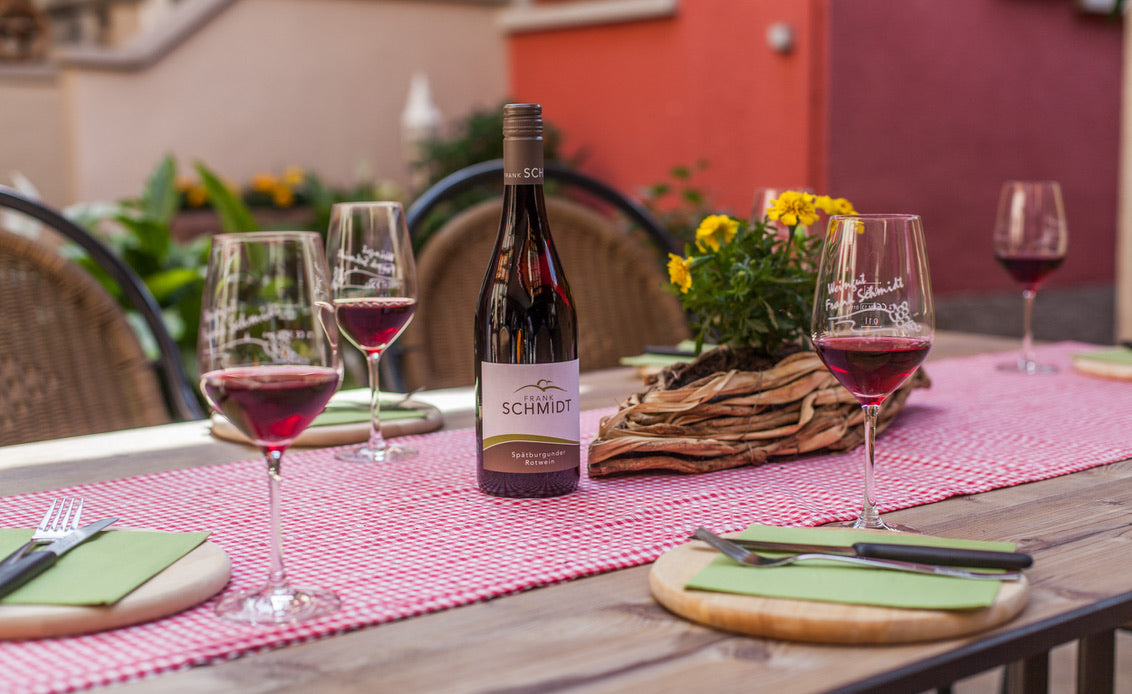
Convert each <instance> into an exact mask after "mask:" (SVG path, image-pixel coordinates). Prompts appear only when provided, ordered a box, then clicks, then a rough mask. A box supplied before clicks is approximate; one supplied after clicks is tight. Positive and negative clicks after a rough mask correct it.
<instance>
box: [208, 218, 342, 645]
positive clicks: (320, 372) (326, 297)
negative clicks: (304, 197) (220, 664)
mask: <svg viewBox="0 0 1132 694" xmlns="http://www.w3.org/2000/svg"><path fill="white" fill-rule="evenodd" d="M328 279H329V278H328V272H327V267H326V256H325V255H324V253H323V249H322V239H321V238H320V237H319V236H318V234H315V233H313V232H305V231H302V232H300V231H280V232H255V233H242V234H218V235H216V236H214V237H213V239H212V253H211V255H210V256H209V261H208V274H207V277H206V280H205V290H204V299H203V304H202V307H201V326H200V338H199V342H198V358H199V360H200V367H201V368H200V370H201V373H202V374H203V375H202V376H201V378H200V389H201V392H202V393H204V396H205V398H206V399H207V400H208V403H209V405H211V407H212V409H213V410H215V411H216V412H217V413H219V414H221V415H223V416H224V417H226V418H227V419H228V421H230V422H231V423H232V425H233V426H235V427H236V428H237V429H239V430H240V431H241V432H243V433H244V435H246V436H247V437H248V438H249V439H251V441H252V442H253V443H255V444H256V445H257V446H259V447H260V449H261V450H262V451H263V454H264V457H265V458H266V460H267V474H268V499H269V509H270V519H271V522H270V525H271V537H270V540H271V548H270V556H271V566H270V572H269V574H268V579H267V583H266V585H264V586H263V587H261V588H255V589H251V590H243V591H233V592H230V593H228V594H226V595H224V596H223V597H222V598H221V600H220V602H219V603H218V604H217V606H216V612H217V614H219V615H220V616H221V617H225V618H227V619H232V620H235V621H240V622H247V623H251V624H269V623H274V624H279V623H286V622H299V621H303V620H307V619H312V618H314V617H320V616H323V615H326V614H330V613H332V612H335V611H336V610H337V609H338V604H339V602H338V597H337V596H336V595H335V594H334V593H332V592H330V591H327V590H321V589H317V588H307V589H299V588H293V587H292V586H291V585H290V583H288V581H287V576H286V572H285V571H284V569H283V550H282V536H281V532H280V492H281V481H282V473H281V465H280V463H281V461H282V458H283V452H284V451H285V450H286V449H287V447H288V446H290V445H291V443H292V442H293V441H294V440H295V439H296V438H297V437H298V436H299V434H301V433H302V432H303V431H304V430H305V429H306V428H307V426H309V425H310V423H311V421H313V420H314V418H315V417H316V416H318V414H319V413H320V412H322V410H323V408H325V407H326V403H327V402H328V401H329V400H330V397H331V396H332V395H334V391H335V390H337V388H338V384H339V382H340V381H341V379H342V368H341V362H340V361H339V358H338V352H337V345H338V330H337V327H336V326H335V325H334V320H333V317H332V316H331V305H330V283H329V281H328Z"/></svg>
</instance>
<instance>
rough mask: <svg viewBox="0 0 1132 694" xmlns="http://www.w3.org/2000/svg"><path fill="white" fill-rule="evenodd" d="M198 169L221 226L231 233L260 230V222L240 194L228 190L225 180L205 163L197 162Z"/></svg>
mask: <svg viewBox="0 0 1132 694" xmlns="http://www.w3.org/2000/svg"><path fill="white" fill-rule="evenodd" d="M196 170H197V174H198V175H200V181H201V184H202V185H204V189H205V190H206V191H208V199H209V201H210V202H211V203H212V208H213V209H214V210H216V214H217V215H219V217H220V226H221V227H222V228H223V229H224V231H227V232H229V233H235V232H241V231H259V223H258V222H257V221H256V220H255V217H253V216H252V213H251V210H249V209H248V206H247V205H245V204H244V203H243V201H241V200H240V198H239V196H237V195H236V194H235V193H233V192H232V191H230V190H228V186H226V185H224V182H223V181H221V180H220V178H219V177H218V176H217V175H216V174H214V173H212V171H210V170H209V169H208V167H206V166H205V165H204V164H201V163H200V162H197V163H196Z"/></svg>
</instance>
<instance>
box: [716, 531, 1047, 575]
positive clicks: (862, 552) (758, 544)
mask: <svg viewBox="0 0 1132 694" xmlns="http://www.w3.org/2000/svg"><path fill="white" fill-rule="evenodd" d="M730 539H731V541H732V542H734V543H735V544H737V545H739V546H740V547H742V548H744V549H747V550H753V551H756V552H786V553H788V554H807V553H816V554H838V555H841V556H846V557H861V558H863V559H894V560H897V561H911V562H917V563H920V564H934V565H935V566H966V567H969V568H972V569H1014V570H1017V569H1025V568H1027V567H1029V566H1030V565H1031V564H1033V563H1034V560H1033V558H1032V557H1031V556H1030V555H1029V554H1022V553H1020V552H993V551H990V550H983V549H959V548H956V547H930V546H927V545H897V544H890V543H883V542H856V543H854V544H853V545H852V546H850V547H846V546H845V545H819V544H801V543H796V542H764V541H762V540H739V539H735V538H730Z"/></svg>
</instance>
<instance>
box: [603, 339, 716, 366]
mask: <svg viewBox="0 0 1132 694" xmlns="http://www.w3.org/2000/svg"><path fill="white" fill-rule="evenodd" d="M676 347H677V349H680V350H683V351H685V352H689V353H691V352H694V351H695V349H696V343H695V341H693V340H682V341H681V342H680V344H678V345H676ZM712 347H714V345H704V351H705V352H706V351H707V350H709V349H711V348H712ZM693 359H695V355H694V354H649V353H647V352H646V353H645V354H638V355H636V356H632V357H621V360H620V361H621V365H622V366H659V367H664V366H671V365H672V364H679V363H680V362H689V361H692V360H693Z"/></svg>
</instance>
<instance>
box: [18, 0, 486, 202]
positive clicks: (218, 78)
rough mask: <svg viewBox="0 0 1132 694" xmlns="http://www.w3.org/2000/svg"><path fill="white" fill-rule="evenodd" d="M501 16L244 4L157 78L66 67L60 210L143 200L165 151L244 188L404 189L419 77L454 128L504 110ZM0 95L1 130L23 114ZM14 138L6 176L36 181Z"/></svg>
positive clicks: (366, 5)
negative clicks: (409, 99)
mask: <svg viewBox="0 0 1132 694" xmlns="http://www.w3.org/2000/svg"><path fill="white" fill-rule="evenodd" d="M497 12H498V10H497V9H496V8H492V7H490V6H481V5H474V4H473V5H464V4H452V3H438V2H422V1H420V0H415V1H398V0H239V1H238V2H235V3H234V4H232V5H231V6H230V7H228V8H227V9H226V10H224V11H222V12H220V13H219V14H218V15H217V16H216V17H214V18H213V19H212V20H211V21H210V22H208V23H207V24H206V25H205V26H204V27H203V28H201V29H200V30H199V31H197V32H196V33H194V34H193V35H191V36H190V37H189V38H188V39H187V40H186V41H185V42H184V43H183V44H181V45H179V46H178V47H177V48H176V49H175V50H173V51H172V52H171V53H169V54H168V55H166V56H164V58H162V59H161V60H159V61H157V62H156V63H155V64H153V65H151V66H150V67H148V68H144V69H141V70H98V69H91V68H86V67H83V68H77V67H65V68H64V73H65V76H64V84H65V91H66V101H67V103H68V105H69V115H68V116H67V120H66V122H67V123H68V126H69V128H70V129H71V136H70V138H69V139H70V142H71V143H73V144H72V147H73V150H72V155H71V157H70V160H71V161H72V162H73V166H74V170H73V187H71V188H69V189H67V188H64V190H66V192H67V194H68V195H69V198H68V199H67V200H62V201H60V200H52V201H53V202H55V203H56V204H64V203H70V202H74V201H79V200H83V201H89V200H101V199H112V198H118V197H123V196H134V195H136V194H137V193H138V192H139V191H140V190H141V188H142V186H143V185H144V182H145V179H146V177H147V176H148V174H149V173H150V172H151V171H152V169H153V167H154V166H155V165H156V164H157V162H158V161H159V160H160V158H161V157H162V156H163V155H164V154H165V153H167V152H169V153H172V154H174V155H175V156H176V157H177V158H178V161H179V164H180V165H181V169H182V171H187V170H188V168H189V166H190V164H191V163H192V162H193V161H194V160H197V159H199V160H201V161H203V162H205V163H206V164H207V165H208V166H209V167H211V168H212V169H213V170H215V171H217V172H219V173H221V174H223V175H225V176H228V177H229V178H232V179H234V180H237V181H243V180H246V179H247V178H248V177H249V176H250V175H251V174H253V173H255V172H257V171H263V170H274V171H278V170H281V169H282V168H283V167H284V166H287V165H292V164H293V165H298V166H303V167H305V168H308V169H310V170H313V171H316V172H318V173H319V174H320V175H321V176H323V178H324V179H325V180H326V181H327V182H329V183H334V184H348V183H352V182H353V181H354V177H355V172H356V171H357V170H358V167H359V166H360V165H363V164H366V165H368V166H369V167H370V169H371V170H372V171H373V172H374V173H375V174H376V176H377V177H378V178H381V179H393V180H397V181H402V182H404V181H406V180H407V173H408V171H407V168H406V166H405V165H404V163H403V161H402V155H401V129H400V118H401V111H402V109H403V107H404V104H405V99H406V96H407V94H408V89H409V81H410V77H411V76H412V74H413V72H415V71H418V70H419V71H423V72H425V73H426V74H427V75H428V76H429V78H430V81H431V83H432V92H433V98H434V99H435V101H436V103H437V105H438V106H439V108H440V110H441V111H442V113H443V114H444V116H445V118H446V119H448V120H450V119H453V118H457V117H459V116H462V115H464V114H466V113H467V112H468V111H470V110H471V109H472V108H473V107H480V106H490V105H495V104H497V103H499V102H500V101H501V100H502V99H503V98H505V96H506V89H507V87H506V80H507V70H506V49H505V44H504V40H503V36H502V34H501V33H500V31H499V29H498V28H497V25H496V16H497ZM0 90H2V91H0V123H6V120H7V118H8V115H7V112H8V111H9V110H19V109H9V107H8V103H9V102H8V99H9V97H8V87H5V86H3V85H0ZM55 98H56V99H62V98H63V97H58V96H56V97H55ZM12 139H13V138H10V137H9V136H8V135H7V134H5V135H4V136H3V138H2V139H0V167H3V166H5V165H7V164H6V162H7V161H8V159H12V160H13V163H14V164H15V165H17V166H19V168H21V169H23V170H26V169H29V168H30V164H26V163H22V162H24V161H30V159H28V158H27V151H26V149H27V148H26V147H25V148H24V150H25V151H24V152H23V153H22V154H20V156H19V157H16V156H15V155H13V154H9V153H8V152H9V150H10V149H11V148H12V142H10V140H12ZM63 162H64V159H63V158H60V157H59V156H58V155H57V154H56V155H53V161H52V163H50V164H48V165H47V166H44V165H42V164H37V165H36V166H38V167H40V168H39V169H38V170H37V173H38V174H39V175H37V176H33V180H36V181H37V183H41V184H47V183H48V182H49V179H51V180H50V186H52V190H55V188H54V186H55V185H56V182H55V179H58V180H59V181H64V182H65V181H67V175H66V173H65V171H62V170H58V169H60V168H61V167H60V164H61V163H63ZM45 169H46V170H47V171H45ZM26 172H27V173H29V175H31V173H32V172H30V171H26ZM4 178H6V173H5V170H4V168H0V180H3V179H4ZM45 197H47V196H45ZM52 197H53V196H52ZM49 199H51V198H49Z"/></svg>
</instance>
